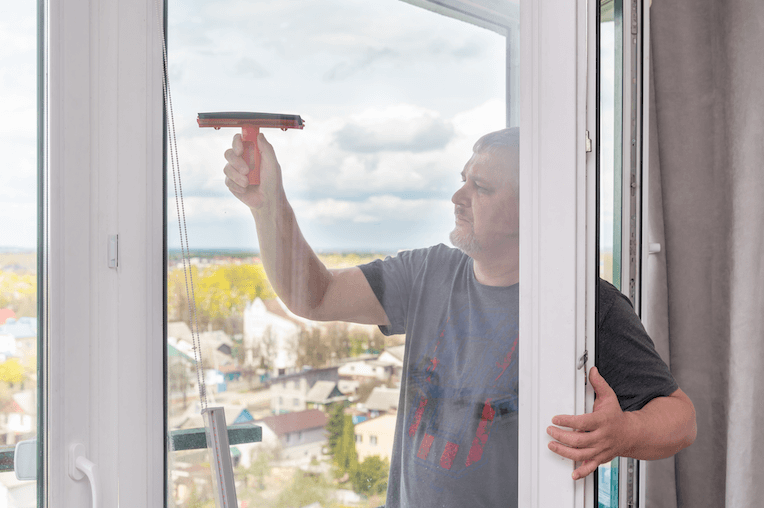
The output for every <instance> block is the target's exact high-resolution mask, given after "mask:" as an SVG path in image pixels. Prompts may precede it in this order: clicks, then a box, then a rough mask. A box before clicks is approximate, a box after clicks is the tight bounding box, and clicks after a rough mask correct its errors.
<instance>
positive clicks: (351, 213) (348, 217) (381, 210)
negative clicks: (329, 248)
mask: <svg viewBox="0 0 764 508" xmlns="http://www.w3.org/2000/svg"><path fill="white" fill-rule="evenodd" d="M293 206H294V209H295V213H296V214H297V216H298V220H300V218H303V217H304V218H305V219H307V220H309V221H317V222H319V223H321V224H341V223H343V222H353V223H379V222H385V221H388V222H397V221H417V220H427V219H428V218H432V217H441V216H445V217H449V216H450V214H452V213H453V204H452V203H451V202H450V201H448V200H443V199H402V198H400V197H398V196H391V195H387V194H386V195H379V196H371V197H369V198H367V199H365V200H363V201H347V200H337V199H331V198H328V199H321V200H318V201H305V200H296V201H294V202H293Z"/></svg>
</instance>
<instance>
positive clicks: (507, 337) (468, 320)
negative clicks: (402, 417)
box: [404, 305, 518, 478]
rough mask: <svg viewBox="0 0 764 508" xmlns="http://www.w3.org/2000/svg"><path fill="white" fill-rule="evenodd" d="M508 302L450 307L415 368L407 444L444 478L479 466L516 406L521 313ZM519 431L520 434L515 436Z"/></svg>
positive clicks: (421, 463) (422, 462) (411, 379)
mask: <svg viewBox="0 0 764 508" xmlns="http://www.w3.org/2000/svg"><path fill="white" fill-rule="evenodd" d="M510 314H511V313H510V312H509V309H508V308H507V307H501V308H483V309H481V311H476V310H474V309H472V310H470V309H469V307H468V306H466V305H465V306H464V307H463V308H460V309H457V310H456V311H455V312H451V313H450V315H449V317H448V318H447V319H446V321H445V322H444V323H442V324H441V326H439V328H438V329H439V330H440V332H439V334H438V336H437V337H435V338H433V339H432V340H431V341H430V342H429V343H428V344H427V346H426V347H425V348H424V349H423V350H422V351H423V353H422V354H421V355H420V356H419V357H418V358H416V359H413V360H414V363H413V364H412V368H411V369H410V371H409V378H408V386H409V388H410V389H411V388H413V389H415V390H416V395H415V396H414V397H413V398H412V399H409V400H410V401H412V402H411V407H410V408H409V411H408V412H407V414H409V415H410V416H409V418H408V421H407V422H406V426H405V427H404V428H405V429H406V435H405V437H404V439H405V440H406V441H407V443H406V444H407V446H406V448H407V449H409V450H411V451H412V452H414V451H415V455H416V461H417V463H418V465H419V466H420V467H424V468H425V469H428V470H430V471H431V473H435V474H437V475H442V476H443V477H444V478H461V477H464V476H465V475H468V474H471V472H472V471H475V470H477V469H479V468H480V467H481V466H482V465H483V464H484V463H485V460H484V458H485V454H487V453H490V451H489V450H490V443H491V438H492V429H493V427H494V426H495V425H496V423H497V421H498V420H500V419H501V418H505V417H508V416H511V415H515V414H516V413H517V374H518V371H517V355H518V351H517V342H518V336H517V317H516V315H510ZM510 437H513V438H514V436H510Z"/></svg>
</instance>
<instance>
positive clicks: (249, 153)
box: [241, 125, 260, 185]
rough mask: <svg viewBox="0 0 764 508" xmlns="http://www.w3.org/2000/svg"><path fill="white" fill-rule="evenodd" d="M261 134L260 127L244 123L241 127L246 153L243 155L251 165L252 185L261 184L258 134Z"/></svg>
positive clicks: (250, 179) (250, 176) (249, 174)
mask: <svg viewBox="0 0 764 508" xmlns="http://www.w3.org/2000/svg"><path fill="white" fill-rule="evenodd" d="M258 134H260V127H254V126H252V125H243V126H242V127H241V140H242V141H243V142H244V154H243V155H242V157H243V158H244V160H245V161H246V162H247V166H249V173H248V174H247V176H248V177H249V184H250V185H260V150H258V148H257V135H258Z"/></svg>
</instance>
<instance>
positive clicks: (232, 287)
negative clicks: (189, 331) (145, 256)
mask: <svg viewBox="0 0 764 508" xmlns="http://www.w3.org/2000/svg"><path fill="white" fill-rule="evenodd" d="M189 273H190V277H188V276H187V275H186V273H184V271H183V269H182V268H176V269H174V270H171V271H170V272H169V273H168V274H167V315H168V319H170V320H173V321H184V322H186V323H188V324H189V326H191V323H190V318H189V309H188V295H189V294H190V293H191V287H190V285H191V283H192V281H191V278H193V290H194V295H195V297H196V314H197V319H198V321H199V327H200V328H202V329H204V328H207V326H208V325H210V324H211V325H212V326H213V328H215V329H217V330H225V331H226V333H228V334H235V333H241V328H242V319H241V316H242V314H243V313H244V307H245V306H246V304H247V302H250V301H252V300H254V299H255V298H256V297H260V298H262V299H263V300H268V299H271V298H275V296H276V294H275V293H274V292H273V289H272V288H271V285H270V284H269V283H268V278H267V277H266V276H265V269H264V268H263V266H262V265H260V264H255V265H253V264H246V265H234V264H227V265H216V266H211V267H208V268H205V269H204V270H202V271H201V272H200V271H199V269H198V268H197V266H191V267H190V272H189ZM187 286H188V287H187Z"/></svg>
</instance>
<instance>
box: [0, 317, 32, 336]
mask: <svg viewBox="0 0 764 508" xmlns="http://www.w3.org/2000/svg"><path fill="white" fill-rule="evenodd" d="M0 333H2V334H6V333H7V334H8V335H13V336H14V337H16V338H17V339H26V338H27V337H37V318H32V317H20V318H18V319H14V318H10V317H9V318H6V321H5V324H4V325H0Z"/></svg>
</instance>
